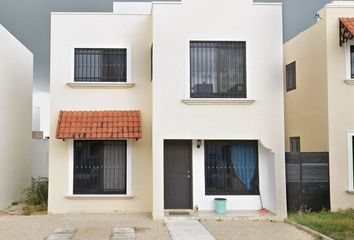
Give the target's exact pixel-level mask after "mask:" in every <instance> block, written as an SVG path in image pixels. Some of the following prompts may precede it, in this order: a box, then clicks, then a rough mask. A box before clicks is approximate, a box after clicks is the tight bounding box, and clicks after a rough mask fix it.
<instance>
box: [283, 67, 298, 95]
mask: <svg viewBox="0 0 354 240" xmlns="http://www.w3.org/2000/svg"><path fill="white" fill-rule="evenodd" d="M285 71H286V91H291V90H294V89H296V62H292V63H290V64H288V65H286V70H285Z"/></svg>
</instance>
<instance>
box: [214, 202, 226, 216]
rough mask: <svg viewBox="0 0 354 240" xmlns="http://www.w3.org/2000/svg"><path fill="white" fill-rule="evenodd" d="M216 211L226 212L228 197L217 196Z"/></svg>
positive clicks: (218, 212)
mask: <svg viewBox="0 0 354 240" xmlns="http://www.w3.org/2000/svg"><path fill="white" fill-rule="evenodd" d="M215 212H216V213H217V214H225V213H226V198H215Z"/></svg>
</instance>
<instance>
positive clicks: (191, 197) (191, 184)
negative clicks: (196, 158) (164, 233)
mask: <svg viewBox="0 0 354 240" xmlns="http://www.w3.org/2000/svg"><path fill="white" fill-rule="evenodd" d="M166 141H168V142H183V141H184V142H189V144H190V145H189V150H190V158H189V159H190V161H189V164H190V169H191V170H190V171H191V172H190V199H189V204H190V208H186V209H169V208H166V207H165V143H166ZM163 206H164V210H193V140H192V139H164V140H163Z"/></svg>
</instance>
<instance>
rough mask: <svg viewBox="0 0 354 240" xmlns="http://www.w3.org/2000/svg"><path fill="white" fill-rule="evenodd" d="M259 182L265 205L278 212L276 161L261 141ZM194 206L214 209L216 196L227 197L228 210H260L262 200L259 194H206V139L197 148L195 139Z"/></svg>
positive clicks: (201, 208)
mask: <svg viewBox="0 0 354 240" xmlns="http://www.w3.org/2000/svg"><path fill="white" fill-rule="evenodd" d="M258 145H259V147H258V149H259V150H258V151H259V182H260V192H261V195H262V200H263V205H264V207H265V208H267V209H268V210H271V211H273V212H276V194H275V163H274V156H272V153H271V152H270V151H269V150H267V149H266V148H265V147H264V146H263V145H262V144H261V143H260V142H259V144H258ZM192 161H193V207H195V205H198V207H199V210H201V211H203V210H208V211H209V210H214V209H215V207H214V198H217V197H221V198H226V199H227V209H228V210H259V209H261V201H260V196H259V195H249V196H241V195H240V196H230V195H227V196H226V195H217V196H214V195H213V196H207V195H205V168H204V166H205V164H204V141H202V144H201V146H200V148H199V149H198V148H197V141H196V140H194V141H193V160H192Z"/></svg>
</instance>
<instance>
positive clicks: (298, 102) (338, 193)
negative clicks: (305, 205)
mask: <svg viewBox="0 0 354 240" xmlns="http://www.w3.org/2000/svg"><path fill="white" fill-rule="evenodd" d="M319 13H320V16H321V18H322V19H320V20H319V21H318V23H316V24H315V25H314V26H312V27H310V28H309V29H307V30H306V31H304V32H303V33H301V34H299V35H298V36H296V37H295V38H293V39H291V40H290V41H289V42H287V43H286V44H285V45H284V64H285V65H286V64H288V63H290V62H292V61H294V60H296V61H297V63H296V71H297V89H296V90H294V91H291V92H288V93H286V94H285V120H286V121H285V122H286V127H285V136H286V138H285V141H286V150H287V151H289V137H290V136H300V137H301V151H302V152H328V151H329V161H330V201H331V209H332V210H333V211H335V210H338V209H345V208H353V207H354V195H353V194H352V193H350V191H353V183H352V181H353V176H352V175H353V172H352V170H351V169H352V166H353V165H350V163H352V161H353V159H352V158H353V154H352V149H351V147H350V143H348V139H349V138H350V134H351V132H352V131H353V130H354V112H353V111H352V109H351V108H352V106H354V86H353V85H349V84H347V83H346V82H345V80H351V79H350V76H348V71H349V66H350V64H349V58H348V49H349V46H350V44H354V42H348V44H346V45H345V46H342V47H340V46H339V17H354V1H335V2H333V3H331V4H327V5H326V6H325V7H324V8H323V9H322V10H321V11H320V12H319Z"/></svg>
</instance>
